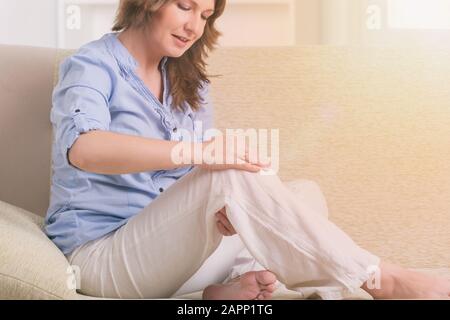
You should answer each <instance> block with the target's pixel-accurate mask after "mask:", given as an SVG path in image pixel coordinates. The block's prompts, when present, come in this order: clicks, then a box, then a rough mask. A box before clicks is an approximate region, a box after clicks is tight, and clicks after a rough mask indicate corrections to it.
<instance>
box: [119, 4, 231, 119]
mask: <svg viewBox="0 0 450 320" xmlns="http://www.w3.org/2000/svg"><path fill="white" fill-rule="evenodd" d="M170 1H174V0H121V1H120V5H119V8H118V11H117V15H116V19H115V21H114V26H113V28H112V30H113V31H122V30H126V29H128V28H141V27H143V26H145V25H147V24H148V23H149V21H150V19H151V18H152V15H153V14H154V13H155V12H156V11H158V10H159V9H160V8H161V7H162V6H163V5H164V4H166V3H168V2H170ZM225 2H226V0H215V8H214V13H213V14H212V15H211V16H210V17H209V18H208V20H207V21H206V25H205V31H204V33H203V35H202V37H201V38H200V39H198V40H197V41H196V42H195V43H194V44H193V45H192V47H191V48H189V50H187V51H186V52H185V53H184V54H183V55H182V56H181V57H179V58H171V57H169V58H168V60H167V73H168V77H169V81H170V85H171V94H172V97H173V105H172V107H174V108H178V109H180V110H183V103H184V102H187V103H189V105H190V106H191V108H192V109H193V110H194V111H197V110H198V109H199V108H200V104H201V103H202V101H201V97H200V94H199V89H202V85H203V84H202V83H203V82H205V83H207V84H209V83H210V81H209V79H208V78H209V77H210V75H208V74H207V73H206V66H207V64H206V62H205V59H206V58H207V57H208V50H210V51H212V50H214V49H215V45H216V44H217V39H218V38H219V37H220V36H221V33H220V32H219V31H218V30H217V29H216V28H215V26H214V23H215V21H216V20H217V18H218V17H220V16H221V15H222V13H223V11H224V9H225Z"/></svg>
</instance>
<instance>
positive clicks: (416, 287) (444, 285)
mask: <svg viewBox="0 0 450 320" xmlns="http://www.w3.org/2000/svg"><path fill="white" fill-rule="evenodd" d="M380 275H381V288H379V289H369V288H368V287H367V284H364V285H363V286H362V289H364V290H366V291H367V292H368V293H369V294H371V295H372V296H373V297H374V298H376V299H450V279H447V278H444V277H438V276H432V275H427V274H424V273H420V272H416V271H412V270H408V269H404V268H402V267H399V266H396V265H393V264H388V263H381V264H380Z"/></svg>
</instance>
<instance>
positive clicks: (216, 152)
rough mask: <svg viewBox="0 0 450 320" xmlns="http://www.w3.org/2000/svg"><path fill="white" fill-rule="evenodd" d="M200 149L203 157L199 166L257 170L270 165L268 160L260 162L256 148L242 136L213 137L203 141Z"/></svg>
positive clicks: (211, 168) (213, 168)
mask: <svg viewBox="0 0 450 320" xmlns="http://www.w3.org/2000/svg"><path fill="white" fill-rule="evenodd" d="M230 140H233V141H230ZM239 143H240V144H239ZM238 146H239V147H238ZM202 150H203V154H202V155H203V159H202V163H201V164H199V166H200V167H203V168H207V169H210V170H226V169H238V170H245V171H250V172H259V171H260V170H261V169H264V168H268V167H270V161H269V162H266V163H263V162H261V161H260V160H259V159H258V150H257V149H255V148H254V147H251V144H250V143H249V142H248V141H247V138H245V137H242V136H240V137H239V136H236V135H228V136H227V135H220V136H216V137H213V138H212V139H211V140H209V141H206V142H204V143H203V146H202Z"/></svg>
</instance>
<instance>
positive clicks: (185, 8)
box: [178, 3, 209, 20]
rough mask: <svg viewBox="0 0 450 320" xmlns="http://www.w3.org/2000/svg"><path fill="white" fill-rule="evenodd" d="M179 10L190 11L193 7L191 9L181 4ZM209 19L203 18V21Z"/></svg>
mask: <svg viewBox="0 0 450 320" xmlns="http://www.w3.org/2000/svg"><path fill="white" fill-rule="evenodd" d="M178 8H180V9H181V10H183V11H189V10H191V9H192V8H191V7H189V6H187V5H185V4H181V3H179V4H178ZM208 18H209V17H205V16H202V19H203V20H208Z"/></svg>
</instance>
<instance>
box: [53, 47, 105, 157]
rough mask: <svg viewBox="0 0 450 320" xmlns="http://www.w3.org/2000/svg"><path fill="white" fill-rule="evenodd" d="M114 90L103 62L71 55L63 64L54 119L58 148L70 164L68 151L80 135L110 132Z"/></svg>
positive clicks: (56, 91)
mask: <svg viewBox="0 0 450 320" xmlns="http://www.w3.org/2000/svg"><path fill="white" fill-rule="evenodd" d="M112 88H113V83H112V78H111V76H110V73H109V72H108V69H107V68H106V67H105V66H104V65H103V64H102V63H101V61H100V60H98V61H97V60H95V59H93V58H89V57H86V56H71V57H69V58H67V59H66V60H64V62H63V63H62V64H61V68H60V72H59V82H58V84H57V86H56V87H55V89H54V91H53V106H52V110H51V115H50V118H51V122H52V125H53V132H54V138H55V141H54V142H55V145H56V148H57V150H58V151H59V152H61V155H62V156H63V158H64V161H65V162H66V163H67V164H69V165H70V163H69V161H68V157H67V152H68V150H69V149H70V148H71V147H72V145H73V144H74V143H75V141H76V140H77V138H78V137H79V136H80V134H82V133H85V132H88V131H91V130H109V125H110V123H111V114H110V111H109V103H108V101H109V98H110V95H111V91H112Z"/></svg>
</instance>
